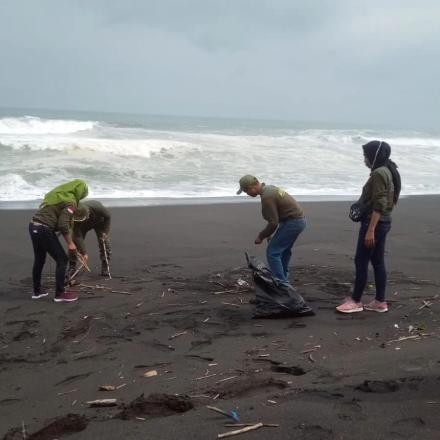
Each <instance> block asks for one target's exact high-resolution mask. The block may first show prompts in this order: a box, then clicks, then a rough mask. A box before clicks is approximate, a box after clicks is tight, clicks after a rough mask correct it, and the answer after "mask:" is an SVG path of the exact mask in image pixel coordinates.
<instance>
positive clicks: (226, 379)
mask: <svg viewBox="0 0 440 440" xmlns="http://www.w3.org/2000/svg"><path fill="white" fill-rule="evenodd" d="M236 377H238V376H231V377H226V378H225V379H221V380H218V381H217V382H216V383H222V382H226V381H228V380H231V379H235V378H236Z"/></svg>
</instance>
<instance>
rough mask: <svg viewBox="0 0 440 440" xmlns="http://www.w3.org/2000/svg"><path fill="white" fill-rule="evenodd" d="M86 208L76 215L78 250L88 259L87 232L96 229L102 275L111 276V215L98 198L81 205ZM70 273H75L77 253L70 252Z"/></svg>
mask: <svg viewBox="0 0 440 440" xmlns="http://www.w3.org/2000/svg"><path fill="white" fill-rule="evenodd" d="M80 206H81V207H83V208H84V212H79V213H78V215H75V216H74V226H73V241H74V243H75V245H76V247H77V249H78V252H79V253H80V254H81V255H82V256H83V258H84V259H85V261H86V262H87V261H88V258H89V256H88V254H87V250H86V244H85V238H86V235H87V232H89V231H90V230H92V229H93V230H94V231H95V233H96V238H97V240H98V246H99V255H100V259H101V275H102V276H109V272H108V266H107V263H108V262H109V261H110V256H111V247H110V239H109V234H110V224H111V215H110V212H109V210H108V209H107V208H105V207H104V205H103V204H102V203H101V202H98V201H97V200H87V201H85V202H83V203H81V205H80ZM69 259H70V267H69V275H70V276H71V275H72V274H74V273H75V271H76V267H77V257H76V254H72V253H71V254H70V256H69Z"/></svg>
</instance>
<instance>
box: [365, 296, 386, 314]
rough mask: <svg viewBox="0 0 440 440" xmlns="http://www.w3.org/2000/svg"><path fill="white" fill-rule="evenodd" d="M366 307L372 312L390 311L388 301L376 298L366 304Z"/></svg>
mask: <svg viewBox="0 0 440 440" xmlns="http://www.w3.org/2000/svg"><path fill="white" fill-rule="evenodd" d="M364 309H365V310H370V311H372V312H378V313H385V312H388V304H387V303H386V301H383V302H381V301H377V300H376V299H375V300H373V301H371V302H370V303H368V304H364Z"/></svg>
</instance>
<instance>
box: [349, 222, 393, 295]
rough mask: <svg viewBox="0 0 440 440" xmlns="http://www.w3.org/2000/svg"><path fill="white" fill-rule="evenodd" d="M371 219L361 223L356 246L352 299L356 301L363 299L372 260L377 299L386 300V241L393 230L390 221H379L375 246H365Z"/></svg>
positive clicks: (375, 235) (375, 234)
mask: <svg viewBox="0 0 440 440" xmlns="http://www.w3.org/2000/svg"><path fill="white" fill-rule="evenodd" d="M368 224H369V221H365V222H362V223H361V227H360V230H359V237H358V242H357V247H356V257H355V259H354V262H355V266H356V279H355V283H354V289H353V294H352V299H353V300H354V301H356V302H359V301H360V300H361V297H362V294H363V293H364V289H365V286H366V284H367V280H368V264H369V262H370V261H371V264H372V265H373V269H374V280H375V283H376V300H377V301H385V287H386V283H387V271H386V268H385V241H386V238H387V234H388V232H390V230H391V223H390V222H379V223H378V224H377V226H376V230H375V233H374V238H375V246H374V247H373V248H367V247H366V246H365V235H366V233H367V230H368Z"/></svg>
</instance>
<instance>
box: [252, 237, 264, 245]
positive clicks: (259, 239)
mask: <svg viewBox="0 0 440 440" xmlns="http://www.w3.org/2000/svg"><path fill="white" fill-rule="evenodd" d="M254 243H255V244H261V243H263V240H262V239H261V238H260V236H258V237H257V238H256V239H255V241H254Z"/></svg>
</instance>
